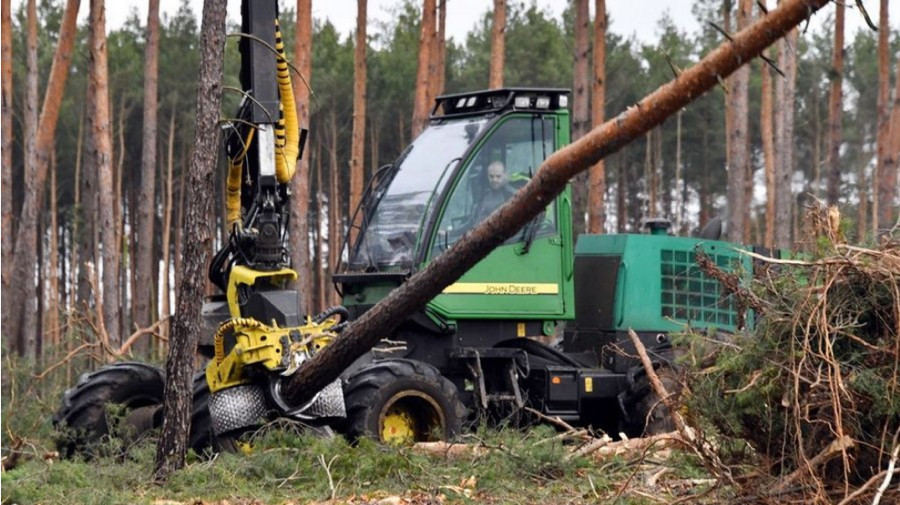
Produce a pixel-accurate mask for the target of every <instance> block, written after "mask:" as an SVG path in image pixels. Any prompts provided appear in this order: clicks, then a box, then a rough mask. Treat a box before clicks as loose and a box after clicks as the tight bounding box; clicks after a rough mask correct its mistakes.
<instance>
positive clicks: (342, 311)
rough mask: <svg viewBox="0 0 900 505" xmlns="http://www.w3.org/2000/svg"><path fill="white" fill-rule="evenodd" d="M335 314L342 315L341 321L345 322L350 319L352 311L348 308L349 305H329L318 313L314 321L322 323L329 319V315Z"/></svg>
mask: <svg viewBox="0 0 900 505" xmlns="http://www.w3.org/2000/svg"><path fill="white" fill-rule="evenodd" d="M335 314H338V315H340V316H341V323H344V322H346V321H347V320H348V319H350V311H349V310H347V307H344V306H343V305H335V306H333V307H328V308H327V309H325V310H323V311H322V312H320V313H319V314H317V315H316V316H315V317H313V322H314V323H316V324H321V323H322V321H324V320H326V319H328V318H329V317H331V316H333V315H335Z"/></svg>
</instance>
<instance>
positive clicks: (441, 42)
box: [376, 0, 447, 168]
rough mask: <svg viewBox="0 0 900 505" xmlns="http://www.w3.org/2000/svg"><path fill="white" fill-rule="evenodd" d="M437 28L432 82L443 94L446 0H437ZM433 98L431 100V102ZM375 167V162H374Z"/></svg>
mask: <svg viewBox="0 0 900 505" xmlns="http://www.w3.org/2000/svg"><path fill="white" fill-rule="evenodd" d="M439 1H440V4H439V5H438V30H437V64H436V67H437V76H436V77H437V78H436V80H435V82H434V86H433V88H434V93H433V94H434V96H435V97H437V96H440V95H442V94H444V82H445V81H446V79H447V75H446V74H447V0H439ZM433 101H434V100H432V102H433ZM376 168H377V164H376Z"/></svg>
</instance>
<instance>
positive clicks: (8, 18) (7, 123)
mask: <svg viewBox="0 0 900 505" xmlns="http://www.w3.org/2000/svg"><path fill="white" fill-rule="evenodd" d="M0 6H2V7H0V10H2V16H0V19H2V21H0V25H2V29H0V49H2V54H0V67H2V68H0V76H2V77H0V83H2V87H3V97H2V99H3V106H2V121H3V125H2V127H0V135H2V137H3V138H2V142H3V147H2V151H3V167H2V170H3V172H2V181H0V188H2V195H0V205H2V210H0V213H2V216H0V219H2V226H3V228H2V233H3V237H5V240H3V241H2V244H3V245H2V248H3V249H2V253H0V254H2V257H0V264H2V281H0V282H2V295H3V299H4V300H9V299H10V296H9V295H10V293H9V286H10V273H12V264H13V256H12V254H13V241H12V240H11V239H12V238H13V233H14V230H13V204H12V193H13V191H12V186H13V176H12V152H13V142H14V139H13V71H12V70H13V69H12V67H13V65H12V61H13V46H12V12H11V8H10V0H2V2H0ZM6 330H7V328H6V322H5V321H4V323H3V331H4V335H9V334H8V333H6ZM9 350H10V351H11V352H18V349H16V346H15V345H11V346H10V347H9Z"/></svg>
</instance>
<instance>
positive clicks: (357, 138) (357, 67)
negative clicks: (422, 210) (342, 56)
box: [349, 0, 434, 244]
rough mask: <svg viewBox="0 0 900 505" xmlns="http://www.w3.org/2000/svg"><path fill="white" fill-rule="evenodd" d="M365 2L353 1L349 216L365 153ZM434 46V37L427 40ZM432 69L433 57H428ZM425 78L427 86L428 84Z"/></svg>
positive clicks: (353, 237)
mask: <svg viewBox="0 0 900 505" xmlns="http://www.w3.org/2000/svg"><path fill="white" fill-rule="evenodd" d="M366 3H367V2H366V0H356V6H357V7H356V50H355V52H354V53H353V69H354V70H353V134H352V138H351V140H350V150H351V154H350V214H349V215H350V216H352V215H353V212H354V211H355V210H356V208H357V207H358V206H359V201H360V199H361V198H362V191H363V178H364V177H363V167H364V166H365V163H364V162H365V154H366V139H365V136H366ZM430 40H431V43H432V44H434V36H433V35H432V37H431V38H430ZM429 65H431V66H432V67H433V66H434V58H429ZM430 81H431V80H430V79H429V83H430ZM356 231H357V230H356V228H354V227H353V223H350V230H349V236H350V237H349V240H350V242H349V243H350V244H352V243H354V241H355V240H356Z"/></svg>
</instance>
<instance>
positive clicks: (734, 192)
mask: <svg viewBox="0 0 900 505" xmlns="http://www.w3.org/2000/svg"><path fill="white" fill-rule="evenodd" d="M750 8H751V0H739V2H738V10H737V28H738V30H739V31H740V30H743V29H744V28H745V27H747V25H749V24H750ZM749 85H750V67H749V66H747V65H745V66H743V67H741V68H739V69H738V70H737V71H736V72H735V73H734V74H733V75H732V76H731V78H730V79H729V81H728V98H727V100H728V107H729V108H730V109H731V124H730V125H729V130H728V134H727V135H728V152H729V155H728V188H727V199H728V223H727V231H728V239H729V240H731V241H732V242H743V240H744V233H745V228H746V227H747V222H748V219H747V218H748V215H749V209H750V202H748V201H747V199H746V197H747V192H746V186H747V172H748V171H749V165H750V154H749V152H748V149H747V146H748V141H749V136H750V133H749V131H748V129H749V119H750V113H749V111H750V107H749V93H748V92H749Z"/></svg>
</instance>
